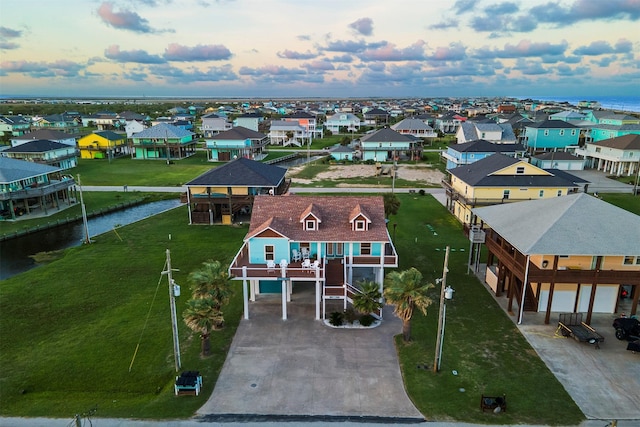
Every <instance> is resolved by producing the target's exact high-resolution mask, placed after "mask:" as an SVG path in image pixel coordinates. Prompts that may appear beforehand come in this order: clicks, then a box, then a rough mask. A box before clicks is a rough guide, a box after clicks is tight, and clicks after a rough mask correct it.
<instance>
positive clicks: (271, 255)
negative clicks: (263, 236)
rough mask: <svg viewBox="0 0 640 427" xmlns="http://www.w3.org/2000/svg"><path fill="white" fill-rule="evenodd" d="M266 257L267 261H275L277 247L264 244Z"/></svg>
mask: <svg viewBox="0 0 640 427" xmlns="http://www.w3.org/2000/svg"><path fill="white" fill-rule="evenodd" d="M264 259H265V260H266V261H274V260H275V259H276V258H275V247H274V246H273V245H265V246H264Z"/></svg>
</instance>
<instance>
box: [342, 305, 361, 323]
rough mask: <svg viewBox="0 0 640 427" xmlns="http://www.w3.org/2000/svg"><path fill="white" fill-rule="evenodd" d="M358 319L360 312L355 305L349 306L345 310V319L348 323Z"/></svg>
mask: <svg viewBox="0 0 640 427" xmlns="http://www.w3.org/2000/svg"><path fill="white" fill-rule="evenodd" d="M357 319H358V313H357V312H356V311H355V310H354V309H353V307H349V308H347V309H346V310H345V311H344V320H345V321H346V322H347V323H353V322H355V321H356V320H357Z"/></svg>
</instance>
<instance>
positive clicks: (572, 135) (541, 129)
mask: <svg viewBox="0 0 640 427" xmlns="http://www.w3.org/2000/svg"><path fill="white" fill-rule="evenodd" d="M579 138H580V128H579V127H577V126H576V125H574V124H572V123H569V122H565V121H563V120H545V121H543V122H534V123H531V124H528V125H527V126H526V127H525V134H524V141H523V143H524V146H525V147H526V148H527V151H529V152H530V153H532V154H537V153H540V152H543V151H554V150H557V149H564V148H565V147H570V146H577V145H578V140H579Z"/></svg>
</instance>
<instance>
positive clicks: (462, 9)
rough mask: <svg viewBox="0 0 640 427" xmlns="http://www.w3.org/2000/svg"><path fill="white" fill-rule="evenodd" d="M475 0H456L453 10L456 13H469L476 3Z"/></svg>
mask: <svg viewBox="0 0 640 427" xmlns="http://www.w3.org/2000/svg"><path fill="white" fill-rule="evenodd" d="M477 3H478V2H477V1H476V0H458V1H456V2H455V3H454V4H453V10H454V12H455V13H456V15H460V14H463V13H471V12H473V9H474V8H475V7H476V5H477Z"/></svg>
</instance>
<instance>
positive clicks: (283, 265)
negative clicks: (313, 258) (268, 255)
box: [280, 259, 289, 269]
mask: <svg viewBox="0 0 640 427" xmlns="http://www.w3.org/2000/svg"><path fill="white" fill-rule="evenodd" d="M287 265H289V263H288V262H287V260H286V259H281V260H280V268H282V269H286V268H287Z"/></svg>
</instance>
